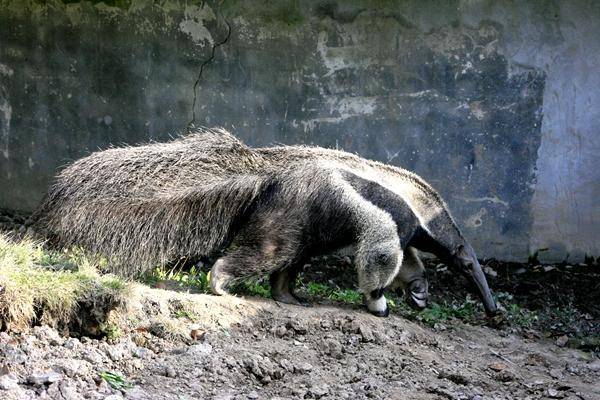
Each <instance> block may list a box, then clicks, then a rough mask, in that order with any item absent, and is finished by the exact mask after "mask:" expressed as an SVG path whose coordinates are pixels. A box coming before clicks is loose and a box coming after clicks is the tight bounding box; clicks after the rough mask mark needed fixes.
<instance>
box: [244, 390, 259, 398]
mask: <svg viewBox="0 0 600 400" xmlns="http://www.w3.org/2000/svg"><path fill="white" fill-rule="evenodd" d="M246 397H247V398H249V399H251V400H255V399H258V397H259V396H258V393H256V391H255V390H253V391H251V392H250V393H248V395H247V396H246Z"/></svg>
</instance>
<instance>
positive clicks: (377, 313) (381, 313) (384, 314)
mask: <svg viewBox="0 0 600 400" xmlns="http://www.w3.org/2000/svg"><path fill="white" fill-rule="evenodd" d="M369 312H370V313H371V314H373V315H374V316H376V317H387V316H388V315H390V309H389V308H388V307H386V308H385V310H383V311H378V310H375V311H372V310H369Z"/></svg>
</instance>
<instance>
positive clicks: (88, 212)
mask: <svg viewBox="0 0 600 400" xmlns="http://www.w3.org/2000/svg"><path fill="white" fill-rule="evenodd" d="M211 134H213V136H214V132H212V133H211ZM213 136H211V138H212V139H214V137H213ZM202 139H203V138H202V135H201V134H199V135H197V136H196V140H197V141H202ZM229 139H230V137H228V136H224V137H223V140H229ZM184 140H187V141H189V140H190V139H189V137H188V138H183V139H179V141H184ZM176 142H178V141H174V142H171V143H176ZM237 143H238V144H239V142H237ZM160 145H162V146H165V144H160ZM167 145H168V144H167ZM152 146H159V144H156V145H149V146H148V147H149V148H150V147H152ZM244 147H245V146H244ZM130 149H131V150H132V151H135V152H137V155H132V156H131V157H130V158H128V157H125V158H124V159H126V160H130V159H132V158H133V159H135V160H138V161H139V158H140V157H141V158H142V159H143V157H144V156H143V152H142V153H140V152H139V148H138V147H132V148H130ZM165 149H166V151H165V152H164V154H162V153H161V154H156V152H155V153H152V152H150V153H148V157H161V156H162V157H163V158H164V159H166V160H167V161H165V162H163V163H162V164H161V166H160V167H161V168H162V170H167V171H168V170H169V168H170V169H172V170H173V171H174V173H172V174H170V173H166V174H154V175H152V174H149V175H148V176H146V182H145V185H144V190H142V191H140V190H137V191H136V190H132V189H131V182H129V181H130V180H131V176H132V175H133V173H132V174H127V173H124V172H123V167H122V163H121V164H120V167H119V168H121V169H120V170H119V171H116V170H112V169H111V168H112V167H111V165H112V166H114V163H112V164H111V163H106V165H105V168H104V169H99V170H95V171H90V170H89V168H87V167H86V162H81V161H84V160H86V159H83V160H81V161H79V162H76V163H74V164H73V165H71V166H70V167H68V168H67V169H66V170H65V171H63V173H61V174H60V175H59V177H58V179H57V181H56V182H55V183H54V185H53V186H52V187H51V188H50V190H49V192H48V194H47V195H46V197H45V199H44V200H43V202H42V204H41V206H40V208H39V209H38V211H37V212H36V213H35V214H34V221H35V230H36V231H39V232H41V233H43V234H45V235H46V236H48V237H52V238H54V239H56V241H57V243H59V244H60V245H62V246H72V245H78V246H82V247H83V248H84V249H86V250H88V251H90V252H92V253H95V254H99V255H103V256H105V257H107V258H108V260H109V265H110V269H111V270H112V271H113V272H115V273H118V274H119V275H122V276H130V277H131V276H136V275H139V274H140V273H143V272H144V271H147V270H148V269H150V268H153V267H155V266H157V265H161V264H164V263H168V262H172V261H176V260H178V259H179V258H180V257H182V256H190V257H196V256H210V255H212V254H213V253H214V252H215V251H218V250H219V249H220V248H221V247H222V246H224V245H225V244H226V243H227V241H228V240H229V239H230V235H231V233H232V232H233V231H234V230H235V227H236V224H237V223H238V222H239V221H240V219H242V218H244V214H245V212H246V211H247V210H248V208H249V207H251V206H252V205H253V204H254V202H255V201H256V200H257V199H258V198H259V196H260V195H261V194H262V193H264V192H265V191H266V190H268V187H269V185H270V184H271V181H272V179H271V178H270V177H269V176H268V175H267V174H265V173H258V172H256V170H255V171H252V170H250V171H247V172H246V173H242V172H239V171H238V172H235V168H233V167H232V168H229V169H228V168H224V169H223V170H220V172H219V173H215V171H214V168H213V167H214V164H215V163H217V164H218V163H219V160H220V162H221V164H223V158H227V157H221V155H222V154H221V155H215V154H211V153H210V151H208V149H200V152H201V153H202V151H204V152H203V153H202V154H201V156H202V157H201V160H200V161H198V159H197V158H196V161H194V159H191V160H188V161H186V163H185V164H183V163H182V162H181V161H180V159H181V158H185V157H188V158H189V157H191V155H188V154H185V152H186V150H185V149H184V150H177V151H178V152H179V153H181V152H183V154H177V153H175V155H176V156H175V157H173V152H172V151H171V152H170V151H169V147H165ZM186 149H187V147H186ZM245 149H248V148H245ZM114 150H115V149H113V150H107V151H105V152H99V153H95V154H94V155H92V156H90V157H88V158H91V157H95V158H96V159H100V160H102V159H103V158H110V157H113V156H114ZM118 150H123V149H118ZM125 150H126V149H125ZM244 151H246V150H244ZM111 152H113V153H111ZM198 152H199V149H198V148H195V149H194V153H193V154H194V155H195V156H196V157H197V156H198ZM236 152H237V150H236ZM159 153H160V152H159ZM238 153H239V152H238ZM140 154H142V156H140ZM238 156H240V157H242V158H243V157H244V155H243V154H242V155H240V154H238ZM136 157H137V158H136ZM170 157H171V158H172V159H173V160H176V162H174V163H171V162H170V161H168V159H169V158H170ZM214 157H217V158H218V159H212V160H211V158H214ZM234 159H235V157H233V158H232V160H234ZM246 159H247V157H246ZM227 162H230V163H231V164H232V165H233V164H235V163H236V162H235V161H231V160H230V161H227ZM239 162H243V160H239ZM148 163H150V164H153V163H154V160H152V159H149V160H148ZM88 164H89V163H88ZM154 164H155V163H154ZM205 166H208V167H210V168H212V170H211V171H209V172H208V173H207V172H206V171H205V170H203V169H205ZM153 168H155V166H154V167H153ZM181 168H183V169H186V170H187V171H188V172H189V173H188V174H187V175H189V174H193V175H194V176H196V177H197V178H198V179H197V180H191V181H190V179H187V178H186V179H181V184H179V185H178V184H177V183H178V182H177V179H178V178H173V177H174V176H179V175H181ZM175 171H177V172H175ZM232 171H233V172H232ZM136 173H137V172H136ZM115 176H118V177H119V179H118V180H117V181H116V182H115V178H114V177H115ZM75 177H77V178H75ZM82 177H83V178H82ZM157 179H160V180H162V181H161V182H156V180H157ZM166 179H171V181H170V182H164V181H165V180H166ZM173 179H175V182H173V181H172V180H173ZM203 179H204V181H202V180H203ZM89 180H94V181H102V180H105V181H106V182H107V183H106V185H109V183H108V182H110V185H112V187H106V191H105V192H104V191H103V192H99V193H89V192H88V193H83V192H84V191H86V190H87V191H89V190H95V189H93V188H92V189H90V188H91V187H92V186H90V184H89ZM128 180H129V181H128ZM126 181H127V182H126ZM190 182H195V184H193V185H192V184H191V183H190ZM115 185H116V186H115ZM119 185H122V188H123V189H122V190H121V191H120V190H118V189H119V187H120V186H119ZM95 187H96V188H98V187H101V186H98V185H96V186H95ZM148 189H150V190H148ZM99 191H100V190H99ZM107 193H108V194H107Z"/></svg>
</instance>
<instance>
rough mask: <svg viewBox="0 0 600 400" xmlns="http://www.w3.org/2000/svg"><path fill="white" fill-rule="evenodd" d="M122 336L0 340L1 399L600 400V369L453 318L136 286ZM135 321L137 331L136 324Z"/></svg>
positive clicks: (571, 354)
mask: <svg viewBox="0 0 600 400" xmlns="http://www.w3.org/2000/svg"><path fill="white" fill-rule="evenodd" d="M132 296H137V297H136V299H137V301H136V304H137V305H138V306H137V307H136V309H134V310H129V313H130V314H129V317H130V319H131V321H133V322H132V323H131V326H130V328H128V329H127V331H126V332H122V334H121V335H120V337H119V338H118V339H114V338H113V341H112V342H111V341H109V340H107V339H106V338H105V339H102V340H96V339H88V338H82V339H76V338H65V337H62V336H60V335H59V334H58V333H57V332H56V331H55V330H53V329H51V328H48V327H45V326H41V327H35V328H33V329H32V331H31V332H29V333H27V334H22V335H12V336H10V335H8V334H6V333H0V360H1V361H0V363H1V364H2V371H1V375H0V398H2V399H34V398H45V399H69V400H70V399H111V400H114V399H120V398H130V399H222V400H224V399H302V398H306V399H528V398H530V399H539V398H550V399H558V398H564V399H600V385H599V384H598V382H599V380H600V361H599V360H597V359H593V358H592V357H591V356H590V353H586V352H583V351H581V350H578V349H572V348H568V347H559V345H561V343H559V344H558V345H557V344H556V343H555V342H554V341H553V340H548V339H545V338H538V337H532V338H530V339H527V338H524V337H522V336H521V335H515V334H511V333H509V332H508V331H506V330H497V329H492V328H489V327H486V326H477V325H470V324H465V323H463V322H461V321H459V320H456V319H453V320H450V321H448V322H447V323H445V324H444V325H443V326H438V327H437V329H434V328H430V327H428V326H424V325H421V324H418V323H416V322H411V321H408V320H406V319H404V318H401V317H399V316H397V315H391V316H390V317H389V318H376V317H373V316H371V315H369V314H367V313H366V312H363V311H362V310H358V309H355V308H354V309H352V308H348V307H345V306H343V305H333V306H332V305H327V306H323V305H315V306H314V307H311V308H303V307H297V306H290V305H282V304H278V303H275V302H273V301H270V300H262V299H254V298H246V299H245V298H239V297H232V296H227V297H216V296H211V295H204V294H188V293H177V292H174V291H169V290H160V289H149V288H147V287H144V286H141V285H140V286H138V287H136V288H135V290H134V293H133V294H132ZM136 320H137V321H138V322H137V323H135V321H136Z"/></svg>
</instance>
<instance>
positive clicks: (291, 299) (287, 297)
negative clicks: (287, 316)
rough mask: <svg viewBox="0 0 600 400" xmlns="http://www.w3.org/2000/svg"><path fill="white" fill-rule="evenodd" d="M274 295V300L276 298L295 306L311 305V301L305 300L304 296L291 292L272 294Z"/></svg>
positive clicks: (280, 301) (278, 300)
mask: <svg viewBox="0 0 600 400" xmlns="http://www.w3.org/2000/svg"><path fill="white" fill-rule="evenodd" d="M272 297H273V300H275V301H277V302H279V303H285V304H293V305H295V306H303V307H311V304H310V302H308V300H305V299H303V298H302V297H298V296H295V295H293V294H291V293H278V294H272Z"/></svg>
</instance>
